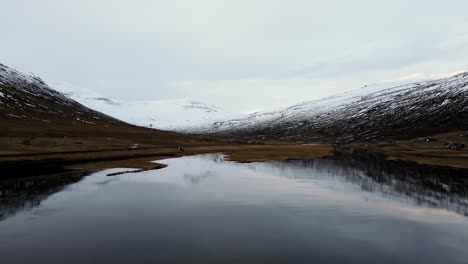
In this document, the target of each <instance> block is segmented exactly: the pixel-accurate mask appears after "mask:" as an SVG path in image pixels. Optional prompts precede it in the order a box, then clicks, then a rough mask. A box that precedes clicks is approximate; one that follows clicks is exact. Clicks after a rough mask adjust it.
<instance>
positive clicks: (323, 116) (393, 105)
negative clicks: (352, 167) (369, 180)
mask: <svg viewBox="0 0 468 264" xmlns="http://www.w3.org/2000/svg"><path fill="white" fill-rule="evenodd" d="M467 129H468V72H466V73H461V74H458V75H455V76H453V77H450V78H445V79H439V80H432V81H424V82H417V83H411V84H406V85H400V86H396V87H391V88H380V87H377V88H376V87H369V86H366V87H363V88H361V89H359V90H355V91H351V92H348V93H345V94H341V95H337V96H333V97H329V98H325V99H321V100H315V101H309V102H304V103H301V104H297V105H294V106H292V107H289V108H287V109H283V110H280V111H274V112H268V113H255V114H252V115H250V116H247V117H246V118H241V119H234V120H227V121H222V122H216V123H213V124H212V125H209V126H204V127H199V128H197V129H195V130H194V131H196V132H197V133H209V134H215V135H221V136H229V137H234V138H238V139H261V140H283V141H306V142H314V141H330V142H344V143H345V142H353V141H373V140H382V139H392V138H413V137H417V136H425V135H431V134H435V133H443V132H449V131H454V130H467Z"/></svg>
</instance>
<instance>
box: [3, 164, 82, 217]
mask: <svg viewBox="0 0 468 264" xmlns="http://www.w3.org/2000/svg"><path fill="white" fill-rule="evenodd" d="M83 177H84V174H82V173H76V172H70V173H61V174H58V175H48V176H38V177H30V178H22V179H14V180H5V181H0V221H2V220H4V219H6V218H8V217H11V216H13V215H15V214H17V213H19V212H21V211H23V210H29V209H32V208H34V207H37V206H39V205H40V204H41V202H42V201H44V200H45V199H46V198H47V197H49V196H50V195H52V194H54V193H57V192H60V191H62V190H64V189H65V187H66V186H68V185H70V184H72V183H76V182H79V181H80V180H81V179H82V178H83Z"/></svg>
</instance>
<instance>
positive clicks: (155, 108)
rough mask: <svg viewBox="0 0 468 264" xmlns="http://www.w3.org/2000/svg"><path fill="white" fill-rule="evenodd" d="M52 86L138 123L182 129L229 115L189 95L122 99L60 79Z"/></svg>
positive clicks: (95, 107)
mask: <svg viewBox="0 0 468 264" xmlns="http://www.w3.org/2000/svg"><path fill="white" fill-rule="evenodd" d="M52 86H53V87H54V88H55V89H57V90H59V91H61V92H63V94H65V95H66V96H67V97H69V98H72V99H73V100H75V101H77V102H80V103H81V104H83V105H85V106H87V107H89V108H91V109H94V110H97V111H100V112H102V113H106V114H108V115H110V116H113V117H116V118H118V119H120V120H123V121H125V122H127V123H129V124H134V125H138V126H144V127H150V128H158V129H165V130H181V129H183V128H186V127H192V126H197V125H200V124H209V123H212V122H214V121H217V120H220V119H223V118H226V116H230V114H229V113H227V112H225V111H223V110H221V109H220V108H219V107H217V106H213V105H209V104H206V103H203V102H199V101H195V100H190V99H176V100H139V101H123V100H116V99H110V98H106V97H103V96H102V95H100V94H98V93H96V92H93V91H89V90H86V89H76V88H71V87H69V86H68V85H64V84H61V83H52Z"/></svg>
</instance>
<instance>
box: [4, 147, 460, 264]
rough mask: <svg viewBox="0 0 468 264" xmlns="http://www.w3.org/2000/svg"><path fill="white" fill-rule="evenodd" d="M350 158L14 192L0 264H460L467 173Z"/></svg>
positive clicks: (218, 165) (210, 165) (183, 163)
mask: <svg viewBox="0 0 468 264" xmlns="http://www.w3.org/2000/svg"><path fill="white" fill-rule="evenodd" d="M352 157H353V158H352V159H349V158H347V159H345V158H344V157H340V158H341V159H340V160H308V161H287V162H269V163H252V164H238V163H232V162H226V161H224V159H223V156H222V155H221V154H212V155H201V156H193V157H184V158H179V159H169V160H165V161H163V162H164V163H166V164H169V166H168V167H167V168H165V169H162V170H157V171H148V172H143V173H137V174H123V175H119V176H115V177H108V176H106V175H107V174H109V173H112V172H116V171H119V169H112V170H106V171H102V172H98V173H94V174H92V175H89V176H87V177H82V176H77V175H73V176H70V177H63V176H62V177H60V178H47V179H41V178H32V179H28V180H24V181H12V182H10V183H8V184H6V185H5V184H4V185H3V186H2V187H3V188H2V187H0V191H1V193H2V195H3V196H0V197H3V199H2V200H1V202H2V203H1V204H0V206H1V210H0V219H1V220H0V261H1V263H468V218H467V215H468V213H467V212H468V210H467V208H468V200H467V196H468V195H467V191H466V190H467V186H468V183H467V182H466V181H467V178H468V175H467V174H466V171H457V170H446V169H441V170H435V169H432V168H427V167H415V166H412V165H411V166H410V165H407V164H398V163H388V162H385V161H382V160H379V159H378V158H373V157H369V156H365V157H364V156H359V155H356V154H354V156H352ZM465 176H467V177H465Z"/></svg>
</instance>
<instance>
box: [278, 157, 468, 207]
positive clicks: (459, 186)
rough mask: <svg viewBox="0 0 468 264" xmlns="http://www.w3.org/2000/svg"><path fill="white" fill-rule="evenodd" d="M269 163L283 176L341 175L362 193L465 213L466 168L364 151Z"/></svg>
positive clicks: (314, 176)
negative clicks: (324, 157) (389, 159)
mask: <svg viewBox="0 0 468 264" xmlns="http://www.w3.org/2000/svg"><path fill="white" fill-rule="evenodd" d="M271 164H272V166H273V167H278V168H280V169H281V170H282V171H283V173H282V175H283V176H285V177H291V178H295V179H300V178H302V179H310V178H317V177H319V176H321V175H326V176H327V177H340V178H342V179H344V180H346V181H348V182H351V183H354V184H356V185H358V186H360V188H361V190H362V191H365V192H376V193H380V194H383V195H385V196H392V197H394V198H399V199H407V200H408V199H409V200H412V201H414V202H415V203H416V204H418V205H424V206H428V207H434V208H443V209H447V210H450V211H453V212H455V213H458V214H461V215H464V216H468V170H465V169H454V168H448V167H434V166H420V165H417V164H414V163H411V162H400V161H398V162H397V161H388V160H386V159H385V158H384V156H382V155H379V154H375V153H370V152H368V151H365V150H352V151H350V152H336V153H335V159H334V160H319V159H318V160H290V161H279V162H271ZM291 168H296V173H293V174H291V173H290V170H291ZM298 169H300V170H301V172H300V173H299V172H298Z"/></svg>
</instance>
